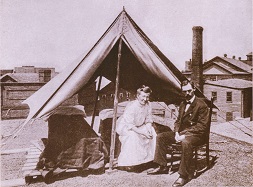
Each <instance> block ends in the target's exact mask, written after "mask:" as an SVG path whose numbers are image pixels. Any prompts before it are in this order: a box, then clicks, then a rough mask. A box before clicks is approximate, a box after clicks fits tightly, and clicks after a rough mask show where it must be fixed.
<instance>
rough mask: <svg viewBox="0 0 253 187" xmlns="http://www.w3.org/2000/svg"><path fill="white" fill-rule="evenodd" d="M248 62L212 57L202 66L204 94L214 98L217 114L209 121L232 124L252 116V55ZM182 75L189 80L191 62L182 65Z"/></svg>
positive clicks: (248, 56)
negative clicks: (239, 119)
mask: <svg viewBox="0 0 253 187" xmlns="http://www.w3.org/2000/svg"><path fill="white" fill-rule="evenodd" d="M246 56H247V59H245V60H242V59H241V58H240V57H239V58H238V59H236V58H235V56H233V57H232V58H228V57H227V55H226V54H225V55H224V57H218V56H216V57H214V58H212V59H211V60H209V61H206V62H205V63H204V64H203V84H204V87H203V93H204V95H205V96H207V98H211V97H214V98H215V101H214V104H215V105H216V106H217V107H218V108H219V110H215V109H214V111H213V115H212V120H213V121H217V122H224V121H233V120H235V119H236V118H246V117H250V116H252V71H253V66H252V52H251V53H249V54H248V55H246ZM183 74H184V75H185V76H186V77H187V78H188V79H191V74H192V62H191V60H190V61H187V62H186V63H185V71H184V72H183Z"/></svg>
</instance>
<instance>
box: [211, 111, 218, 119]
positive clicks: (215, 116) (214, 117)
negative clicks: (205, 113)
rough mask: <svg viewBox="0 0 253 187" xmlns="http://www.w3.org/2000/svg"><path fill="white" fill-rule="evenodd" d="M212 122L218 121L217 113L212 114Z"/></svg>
mask: <svg viewBox="0 0 253 187" xmlns="http://www.w3.org/2000/svg"><path fill="white" fill-rule="evenodd" d="M212 121H217V112H214V111H213V112H212Z"/></svg>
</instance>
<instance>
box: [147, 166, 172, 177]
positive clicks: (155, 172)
mask: <svg viewBox="0 0 253 187" xmlns="http://www.w3.org/2000/svg"><path fill="white" fill-rule="evenodd" d="M169 170H170V168H169V167H168V166H159V167H158V168H155V169H154V170H152V171H149V172H148V175H160V174H168V173H169Z"/></svg>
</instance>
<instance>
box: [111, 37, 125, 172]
mask: <svg viewBox="0 0 253 187" xmlns="http://www.w3.org/2000/svg"><path fill="white" fill-rule="evenodd" d="M121 47H122V38H121V37H120V40H119V49H118V62H117V74H116V85H115V94H114V108H113V121H112V133H111V146H110V163H109V171H112V169H113V160H114V150H115V139H116V121H117V108H118V92H119V73H120V59H121Z"/></svg>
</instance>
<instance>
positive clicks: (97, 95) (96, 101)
mask: <svg viewBox="0 0 253 187" xmlns="http://www.w3.org/2000/svg"><path fill="white" fill-rule="evenodd" d="M101 81H102V75H100V76H99V80H98V89H97V91H96V100H95V105H94V108H93V114H92V120H91V128H92V129H93V126H94V120H95V116H96V109H97V103H98V97H99V91H100V86H101Z"/></svg>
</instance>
